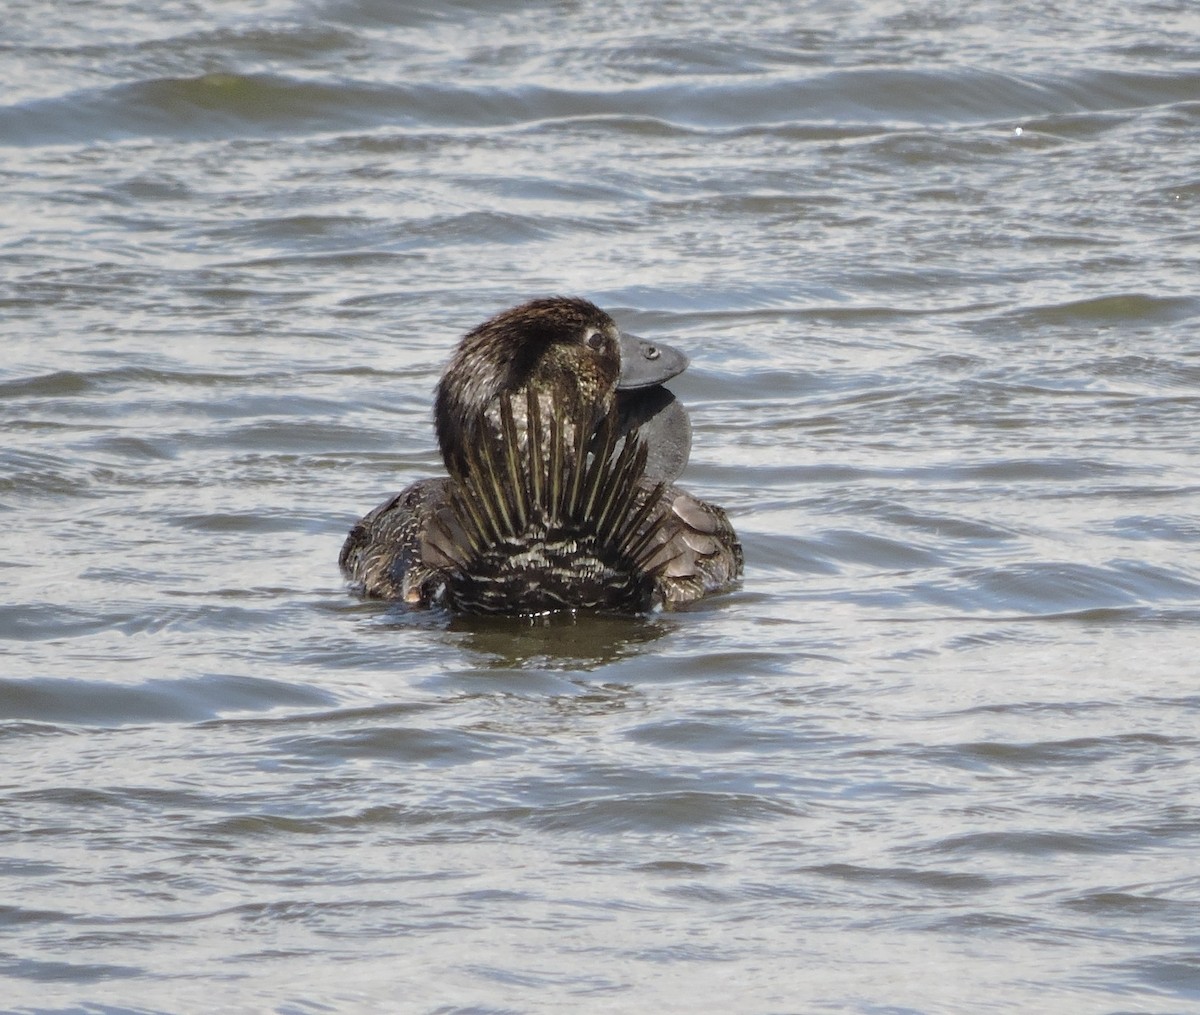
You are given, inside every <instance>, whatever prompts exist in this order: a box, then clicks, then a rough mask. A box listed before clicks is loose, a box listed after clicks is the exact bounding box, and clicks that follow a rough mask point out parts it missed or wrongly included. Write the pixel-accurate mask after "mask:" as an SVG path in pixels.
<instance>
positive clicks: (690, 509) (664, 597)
mask: <svg viewBox="0 0 1200 1015" xmlns="http://www.w3.org/2000/svg"><path fill="white" fill-rule="evenodd" d="M651 518H652V525H651V531H652V537H651V540H650V544H649V546H650V549H651V550H652V551H653V552H651V553H648V554H647V556H646V558H645V566H646V567H647V568H648V569H649V570H651V571H652V572H653V573H654V574H655V575H656V576H657V579H656V589H657V593H656V598H657V599H658V600H659V601H661V602H662V603H663V605H664V606H666V607H668V608H670V607H673V606H678V605H681V604H683V603H690V602H693V601H694V600H696V599H699V598H701V597H702V596H706V595H710V594H712V593H714V592H722V591H725V590H727V589H729V588H731V587H732V586H733V585H734V584H736V583H737V581H738V580H739V579H740V578H741V577H742V566H743V555H742V544H741V543H740V542H739V541H738V537H737V533H736V532H734V529H733V526H732V525H731V524H730V522H729V516H728V515H727V514H726V513H725V511H724V509H723V508H719V507H717V506H716V505H715V504H709V503H708V502H707V501H702V500H700V499H699V498H697V497H693V496H692V495H691V494H690V493H688V492H687V491H686V490H682V489H680V488H679V487H677V486H670V487H667V488H666V489H664V490H662V491H661V493H660V494H659V495H658V503H657V506H656V509H655V511H654V512H652V514H651Z"/></svg>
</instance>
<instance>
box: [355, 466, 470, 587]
mask: <svg viewBox="0 0 1200 1015" xmlns="http://www.w3.org/2000/svg"><path fill="white" fill-rule="evenodd" d="M449 482H450V481H449V480H447V479H424V480H420V481H419V482H416V483H413V484H412V486H410V487H408V488H407V489H405V490H403V491H401V492H400V493H398V494H396V496H394V497H392V498H391V499H390V500H387V501H384V503H382V504H380V505H379V507H377V508H375V510H374V511H371V512H370V513H368V514H367V515H365V516H364V517H363V518H362V519H361V520H360V521H359V522H358V523H357V524H356V525H355V526H354V527H353V528H352V529H351V530H350V534H349V535H348V536H346V541H345V542H344V543H343V544H342V550H341V553H340V554H339V555H338V566H339V567H341V569H342V574H343V575H344V576H345V577H346V580H347V581H349V582H352V583H353V584H354V585H355V586H356V587H357V588H358V591H359V592H360V593H361V594H362V595H364V596H368V597H370V598H372V599H399V600H403V601H405V602H407V603H410V604H413V605H423V604H425V603H426V602H427V601H428V597H429V591H428V589H427V587H426V582H427V580H428V579H429V577H430V575H431V573H432V572H431V571H430V568H429V567H428V566H427V565H426V564H425V562H424V561H423V559H422V554H421V533H422V532H423V531H424V530H425V529H426V528H427V527H428V525H429V522H430V519H431V518H432V517H433V515H434V512H435V511H436V510H437V509H438V507H439V505H441V504H442V503H444V501H445V498H446V493H447V487H448V485H449Z"/></svg>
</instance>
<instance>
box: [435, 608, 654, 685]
mask: <svg viewBox="0 0 1200 1015" xmlns="http://www.w3.org/2000/svg"><path fill="white" fill-rule="evenodd" d="M675 626H676V625H675V624H674V623H672V622H671V621H669V620H665V619H663V618H662V617H660V616H651V617H637V618H629V617H598V616H573V615H570V614H558V615H554V616H549V617H533V618H527V619H525V620H517V619H513V618H504V617H496V618H474V617H455V618H454V619H452V620H451V621H450V624H449V630H450V631H451V632H453V633H456V634H458V635H460V636H461V637H460V638H459V639H458V645H459V646H460V647H462V648H464V649H466V650H467V651H469V652H472V653H476V654H478V655H480V656H483V657H484V660H485V662H484V665H486V666H489V667H493V668H496V669H550V670H582V671H584V672H587V671H592V670H597V669H600V668H602V667H604V666H605V665H607V664H608V663H612V662H615V661H616V660H619V659H625V658H628V657H631V656H634V655H638V654H640V653H643V652H645V651H646V650H647V648H648V647H649V646H652V645H653V644H654V643H655V642H657V641H658V640H659V639H661V638H663V637H665V636H666V635H667V634H669V633H670V632H671V631H672V630H674V629H675ZM651 658H652V656H651Z"/></svg>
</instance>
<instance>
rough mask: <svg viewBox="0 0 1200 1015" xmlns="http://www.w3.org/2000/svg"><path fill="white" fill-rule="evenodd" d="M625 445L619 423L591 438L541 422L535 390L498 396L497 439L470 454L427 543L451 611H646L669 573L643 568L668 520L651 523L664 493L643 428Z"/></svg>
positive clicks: (484, 440)
mask: <svg viewBox="0 0 1200 1015" xmlns="http://www.w3.org/2000/svg"><path fill="white" fill-rule="evenodd" d="M519 417H523V419H521V420H519ZM521 423H523V424H524V425H523V426H522V425H521ZM620 441H621V435H619V434H618V432H617V421H616V419H615V418H609V419H606V420H605V421H604V422H603V423H602V424H601V426H600V427H599V429H598V430H597V431H596V432H595V433H594V434H592V433H589V432H586V431H585V430H584V429H583V428H582V427H579V426H575V427H568V426H566V425H564V423H563V422H562V421H561V420H560V419H558V417H557V416H556V415H555V414H554V413H546V414H543V412H542V410H541V407H540V406H539V404H538V400H537V397H536V395H534V394H533V393H532V392H527V393H525V394H520V395H515V396H507V397H505V398H502V399H501V402H500V406H499V428H498V432H496V431H493V430H488V429H487V428H484V434H483V436H482V437H481V438H480V439H479V441H478V442H477V445H476V446H475V447H471V448H467V449H466V453H465V455H464V461H463V466H462V468H461V470H460V471H459V473H458V474H457V475H455V476H453V477H452V478H453V482H452V484H451V487H452V489H451V492H450V494H449V496H448V497H447V498H446V501H445V504H444V506H443V507H442V508H441V509H440V510H439V511H438V512H437V513H436V515H435V519H434V524H433V525H432V526H431V531H430V532H429V533H427V535H426V544H427V545H428V546H429V547H430V548H431V549H432V550H435V551H436V553H437V558H436V560H435V561H434V563H442V562H444V563H445V565H447V566H446V568H445V569H446V571H447V573H446V575H445V580H446V590H447V591H446V594H447V597H448V599H449V600H450V605H452V606H454V607H455V608H457V609H461V610H465V611H467V612H508V613H514V612H515V613H522V612H525V613H528V612H542V611H545V610H552V609H616V610H622V611H629V610H641V609H645V608H647V607H648V606H649V605H650V599H651V596H652V593H653V588H654V581H655V578H656V577H657V574H658V572H659V570H660V569H661V568H662V567H665V566H666V562H662V563H661V564H660V565H659V566H658V567H649V566H647V565H649V564H650V562H651V558H652V557H654V555H655V554H656V553H657V551H658V550H659V549H661V544H662V542H663V539H664V535H663V533H662V532H661V531H659V524H660V522H665V520H663V519H659V518H656V517H655V511H656V509H657V508H660V501H661V498H662V492H663V488H664V487H663V484H658V485H657V486H651V485H650V484H648V483H644V482H642V478H643V475H644V473H645V469H646V457H647V456H646V448H645V447H644V446H643V444H642V443H641V441H640V440H639V439H638V435H637V433H636V431H634V432H631V433H628V434H625V435H624V439H623V442H622V443H620V446H619V448H618V443H619V442H620ZM667 524H668V527H670V525H669V523H667ZM656 536H657V537H658V538H657V539H656Z"/></svg>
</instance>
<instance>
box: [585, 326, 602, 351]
mask: <svg viewBox="0 0 1200 1015" xmlns="http://www.w3.org/2000/svg"><path fill="white" fill-rule="evenodd" d="M587 344H588V347H589V348H592V349H595V350H596V351H597V352H599V351H600V350H601V349H603V348H604V335H603V334H601V333H600V332H599V331H593V332H592V333H591V334H590V335H588V339H587Z"/></svg>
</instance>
